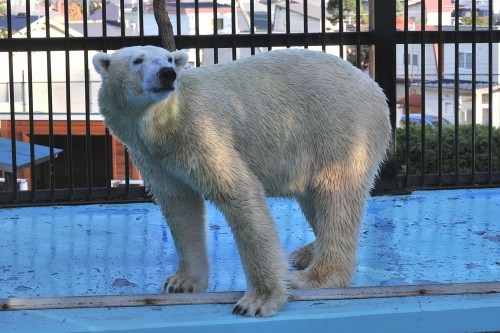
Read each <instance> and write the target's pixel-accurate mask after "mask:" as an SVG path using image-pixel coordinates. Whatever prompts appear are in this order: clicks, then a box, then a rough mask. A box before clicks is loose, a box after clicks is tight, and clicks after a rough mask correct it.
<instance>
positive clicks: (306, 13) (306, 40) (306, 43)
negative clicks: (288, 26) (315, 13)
mask: <svg viewBox="0 0 500 333" xmlns="http://www.w3.org/2000/svg"><path fill="white" fill-rule="evenodd" d="M308 33H309V11H308V8H307V0H304V48H305V49H307V48H308V47H309V35H308Z"/></svg>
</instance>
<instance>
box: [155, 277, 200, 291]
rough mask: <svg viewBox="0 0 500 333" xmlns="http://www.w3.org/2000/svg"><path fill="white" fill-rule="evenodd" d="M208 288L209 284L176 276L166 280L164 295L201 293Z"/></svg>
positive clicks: (163, 287)
mask: <svg viewBox="0 0 500 333" xmlns="http://www.w3.org/2000/svg"><path fill="white" fill-rule="evenodd" d="M206 288H207V283H202V282H200V281H199V280H198V279H196V278H193V277H190V276H182V275H179V274H174V275H171V276H169V277H167V278H166V279H165V281H164V282H163V285H162V291H163V292H164V293H169V294H172V293H201V292H202V291H204V290H205V289H206Z"/></svg>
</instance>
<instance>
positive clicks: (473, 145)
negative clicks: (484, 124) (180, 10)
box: [470, 1, 477, 185]
mask: <svg viewBox="0 0 500 333" xmlns="http://www.w3.org/2000/svg"><path fill="white" fill-rule="evenodd" d="M476 21H477V12H476V2H475V1H472V76H471V83H472V84H471V97H472V100H471V104H472V124H471V163H472V165H471V171H470V173H471V176H472V178H471V181H470V185H473V184H475V183H476V124H477V121H476V119H477V118H476V112H477V106H476V81H477V67H476V63H477V53H476V45H477V43H476V31H477V22H476Z"/></svg>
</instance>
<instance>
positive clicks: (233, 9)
mask: <svg viewBox="0 0 500 333" xmlns="http://www.w3.org/2000/svg"><path fill="white" fill-rule="evenodd" d="M237 16H238V13H237V12H236V0H231V34H232V35H233V47H232V58H233V60H236V59H237V58H238V52H237V48H236V34H237V31H236V22H237V20H236V19H237Z"/></svg>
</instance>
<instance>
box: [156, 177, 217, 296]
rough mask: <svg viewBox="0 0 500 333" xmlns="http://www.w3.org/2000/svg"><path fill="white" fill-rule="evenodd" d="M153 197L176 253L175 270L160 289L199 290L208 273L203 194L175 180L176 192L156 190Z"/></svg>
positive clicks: (174, 291)
mask: <svg viewBox="0 0 500 333" xmlns="http://www.w3.org/2000/svg"><path fill="white" fill-rule="evenodd" d="M173 182H174V181H173ZM155 200H156V202H157V203H158V205H159V206H160V207H161V210H162V212H163V214H164V216H165V218H166V220H167V224H168V226H169V229H170V232H171V234H172V237H173V239H174V244H175V248H176V250H177V255H178V257H179V266H178V268H177V271H176V272H175V274H173V275H171V276H169V277H167V278H166V279H165V281H164V282H163V288H162V289H163V291H164V292H168V293H183V292H186V293H187V292H195V293H198V292H202V291H203V290H205V289H206V288H207V286H208V275H209V264H208V257H207V250H206V234H205V233H206V232H205V200H204V198H203V196H202V195H201V194H199V193H197V192H195V191H194V190H192V189H190V188H188V187H187V186H185V185H183V184H180V183H177V184H175V192H172V193H168V194H167V193H156V192H155Z"/></svg>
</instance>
